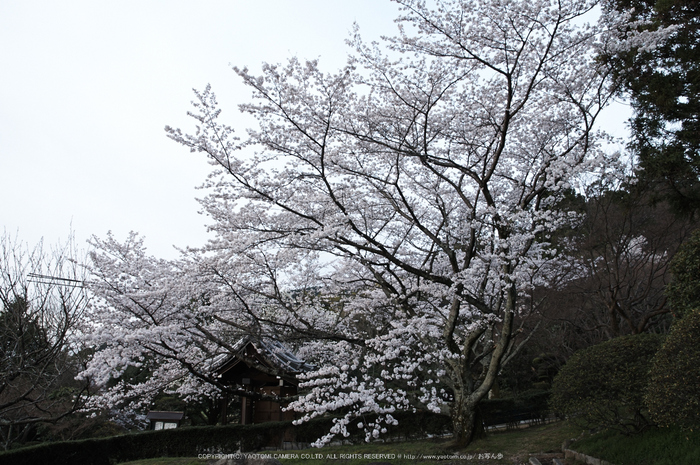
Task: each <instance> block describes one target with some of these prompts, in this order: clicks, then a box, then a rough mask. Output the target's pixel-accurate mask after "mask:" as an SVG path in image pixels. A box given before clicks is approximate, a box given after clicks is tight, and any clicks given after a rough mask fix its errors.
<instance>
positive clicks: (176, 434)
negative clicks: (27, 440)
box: [0, 412, 451, 465]
mask: <svg viewBox="0 0 700 465" xmlns="http://www.w3.org/2000/svg"><path fill="white" fill-rule="evenodd" d="M394 417H395V418H397V419H398V420H399V425H397V426H392V427H389V428H388V429H389V434H388V437H390V438H392V437H401V438H409V437H425V436H426V435H427V434H428V433H430V434H441V433H444V432H448V431H449V430H450V427H451V420H450V417H449V416H447V415H439V414H434V413H430V412H416V413H411V412H396V414H394ZM367 420H371V417H368V418H367ZM332 425H333V419H332V418H330V417H324V418H318V419H314V420H311V421H309V422H307V423H303V424H301V425H298V426H292V424H291V422H274V423H261V424H256V425H226V426H199V427H189V428H176V429H170V430H160V431H143V432H140V433H134V434H125V435H122V436H113V437H108V438H98V439H86V440H81V441H63V442H53V443H45V444H40V445H37V446H31V447H25V448H22V449H16V450H12V451H9V452H4V453H0V464H3V465H4V464H6V463H7V464H12V465H44V464H49V463H50V464H52V465H113V464H115V463H120V462H127V461H132V460H139V459H148V458H155V457H196V456H197V455H198V454H203V453H234V452H237V451H257V450H261V449H263V448H265V447H268V446H271V445H281V443H282V441H281V440H282V438H283V437H284V435H285V433H286V432H287V431H288V430H289V429H290V428H291V429H293V431H294V435H295V437H296V441H297V442H300V443H309V442H313V441H315V440H317V439H318V438H320V437H321V436H323V435H324V434H326V433H327V432H328V430H330V428H331V426H332ZM351 430H353V431H352V432H353V434H352V436H351V437H350V438H347V439H350V440H352V441H354V442H363V441H364V438H365V435H364V432H363V431H361V430H359V429H357V428H354V429H353V428H351Z"/></svg>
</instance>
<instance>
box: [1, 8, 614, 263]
mask: <svg viewBox="0 0 700 465" xmlns="http://www.w3.org/2000/svg"><path fill="white" fill-rule="evenodd" d="M396 12H397V7H396V5H395V4H393V3H391V2H389V1H388V0H227V1H225V0H215V1H214V0H200V1H194V0H191V1H184V0H160V1H156V0H135V1H116V0H112V1H95V0H65V1H61V2H58V1H53V0H45V1H33V0H0V221H1V224H0V227H2V228H3V229H5V230H6V231H7V232H8V233H10V234H13V235H14V234H17V235H18V236H19V238H20V239H22V240H24V241H26V242H28V243H30V244H32V243H35V242H37V241H38V240H39V239H40V238H42V237H43V238H44V239H45V242H47V243H49V244H51V243H55V242H56V241H58V240H59V239H65V238H66V237H67V236H68V234H69V232H70V231H71V229H72V230H73V231H74V232H75V235H76V238H77V240H78V241H79V243H84V241H85V240H86V239H87V238H88V237H90V236H91V235H93V234H95V235H97V236H100V237H103V236H104V235H105V234H106V233H107V231H109V230H111V231H113V232H114V233H115V235H116V236H117V237H118V238H124V237H126V234H127V233H128V232H129V231H131V230H134V231H138V232H139V233H141V234H142V235H144V236H145V237H146V244H147V246H148V249H149V252H151V253H152V254H155V255H157V256H161V257H164V258H173V257H175V256H176V255H177V253H176V252H175V250H174V249H173V245H177V246H179V247H185V246H199V245H202V244H203V243H204V242H205V241H206V238H207V233H206V229H205V225H206V224H207V222H208V218H206V217H205V216H202V215H199V214H198V210H199V205H198V203H197V202H196V201H195V197H196V196H198V195H200V196H201V194H202V192H201V191H197V190H196V189H195V187H196V186H198V185H200V184H201V183H202V182H203V181H204V178H205V176H206V174H207V173H208V172H209V169H210V166H209V165H208V164H207V163H206V159H205V158H204V157H203V156H202V155H201V154H190V153H189V152H188V151H187V150H186V149H185V148H184V147H181V146H179V145H177V144H176V143H175V142H173V141H171V140H170V139H168V138H167V137H166V136H165V132H164V130H163V128H164V126H165V125H166V124H168V125H171V126H174V127H181V128H182V129H183V130H189V129H191V128H192V127H193V123H190V121H189V119H188V118H187V117H186V112H187V111H188V110H189V108H190V105H189V102H190V101H191V100H192V98H193V94H192V91H191V89H192V88H197V89H203V88H204V87H205V86H206V84H207V83H211V84H212V86H213V89H214V91H215V92H216V94H217V97H218V100H219V103H220V104H221V105H222V107H223V108H224V111H228V114H224V115H222V117H224V119H225V120H226V121H227V122H231V121H233V122H235V116H236V113H237V104H238V103H243V102H246V101H248V100H249V97H250V90H249V89H246V88H245V87H244V86H243V85H241V83H240V80H239V79H238V78H237V76H236V75H235V73H233V71H231V69H230V64H231V65H237V66H248V67H249V68H251V70H253V71H255V70H259V67H260V63H262V62H263V61H266V62H271V63H277V62H284V61H286V60H287V59H288V58H290V57H292V56H297V57H299V58H300V59H306V58H309V59H313V58H320V60H321V61H320V62H321V66H322V67H323V68H325V69H327V70H328V71H333V70H335V69H337V68H339V67H340V66H342V65H343V64H344V63H345V57H346V54H347V51H348V49H347V46H346V45H345V39H347V38H348V37H349V33H350V31H351V29H352V25H353V22H355V21H356V22H357V23H358V24H359V25H360V28H361V31H362V33H363V36H364V37H365V38H366V39H369V40H375V39H378V38H379V36H380V35H382V34H385V35H393V34H394V33H395V31H396V26H395V24H394V23H393V19H394V17H395V16H396ZM614 119H616V120H617V121H618V122H619V121H621V118H620V117H617V118H614ZM622 119H624V118H622ZM243 129H244V127H241V128H240V130H241V131H242V130H243Z"/></svg>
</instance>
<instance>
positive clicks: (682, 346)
mask: <svg viewBox="0 0 700 465" xmlns="http://www.w3.org/2000/svg"><path fill="white" fill-rule="evenodd" d="M645 401H646V405H647V407H648V408H649V414H650V415H651V418H652V419H653V420H654V421H655V422H656V423H658V424H659V425H660V426H673V425H679V426H682V427H685V428H693V427H700V309H695V310H693V311H689V312H687V313H686V315H685V316H684V317H683V318H682V319H680V320H677V321H676V322H675V323H674V325H673V327H672V328H671V332H670V334H669V335H668V337H667V338H666V340H665V341H664V344H663V346H662V347H661V349H660V350H659V351H658V353H657V354H656V355H655V356H654V359H653V360H652V368H651V373H650V383H649V387H648V388H647V392H646V396H645Z"/></svg>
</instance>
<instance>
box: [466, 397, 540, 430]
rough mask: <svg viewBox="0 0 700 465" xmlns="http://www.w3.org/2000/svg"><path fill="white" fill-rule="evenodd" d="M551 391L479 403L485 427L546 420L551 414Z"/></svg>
mask: <svg viewBox="0 0 700 465" xmlns="http://www.w3.org/2000/svg"><path fill="white" fill-rule="evenodd" d="M549 398H550V392H549V391H535V392H531V393H529V394H526V395H522V396H519V397H509V398H504V399H488V400H482V401H481V402H479V406H478V409H479V413H480V414H481V419H482V421H483V424H484V426H493V425H501V424H513V423H518V422H520V421H527V420H544V419H545V418H546V416H547V413H548V412H549V405H548V404H549Z"/></svg>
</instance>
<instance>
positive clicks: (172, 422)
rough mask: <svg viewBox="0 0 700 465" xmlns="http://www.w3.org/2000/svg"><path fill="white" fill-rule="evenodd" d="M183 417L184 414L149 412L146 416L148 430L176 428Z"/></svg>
mask: <svg viewBox="0 0 700 465" xmlns="http://www.w3.org/2000/svg"><path fill="white" fill-rule="evenodd" d="M184 417H185V412H160V411H151V412H148V413H147V414H146V420H148V421H149V425H148V429H152V430H161V429H173V428H178V427H179V426H180V423H181V422H182V419H183V418H184Z"/></svg>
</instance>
